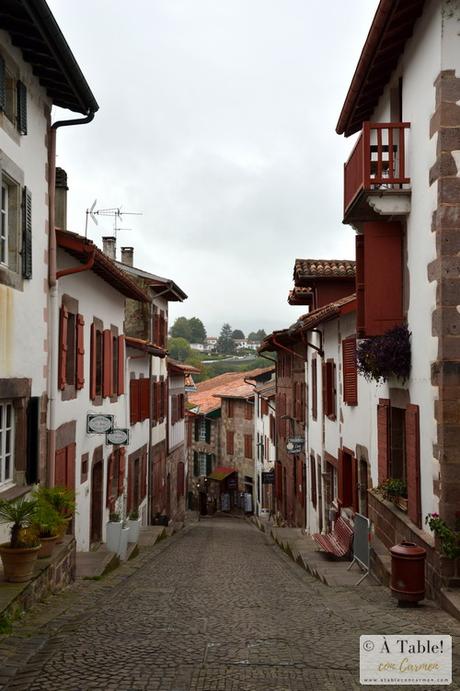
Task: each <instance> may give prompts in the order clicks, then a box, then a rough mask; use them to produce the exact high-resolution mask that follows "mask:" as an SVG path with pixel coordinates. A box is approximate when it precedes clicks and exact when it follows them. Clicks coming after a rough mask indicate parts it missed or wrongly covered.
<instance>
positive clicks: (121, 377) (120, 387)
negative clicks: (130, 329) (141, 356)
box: [114, 336, 125, 396]
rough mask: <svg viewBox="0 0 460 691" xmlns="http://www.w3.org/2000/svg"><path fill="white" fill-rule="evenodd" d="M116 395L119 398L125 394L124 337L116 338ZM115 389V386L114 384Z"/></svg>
mask: <svg viewBox="0 0 460 691" xmlns="http://www.w3.org/2000/svg"><path fill="white" fill-rule="evenodd" d="M117 380H118V381H117V393H118V395H119V396H121V395H122V394H124V393H125V337H124V336H118V376H117ZM114 388H115V384H114Z"/></svg>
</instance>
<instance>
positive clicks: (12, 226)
mask: <svg viewBox="0 0 460 691" xmlns="http://www.w3.org/2000/svg"><path fill="white" fill-rule="evenodd" d="M1 186H2V189H1V197H0V266H1V267H3V268H4V269H8V270H9V271H11V272H14V273H15V274H18V275H19V274H20V273H21V254H22V244H23V243H22V241H21V214H22V219H23V225H25V224H26V221H28V220H30V223H31V222H32V216H31V215H30V219H29V217H28V216H27V209H28V207H27V206H26V204H25V200H26V198H27V203H28V204H29V206H30V207H31V197H30V192H29V191H28V190H26V188H23V190H24V192H23V194H24V204H23V203H22V200H21V188H20V185H19V184H18V183H17V182H16V181H15V180H13V179H12V178H11V177H9V176H8V175H6V174H5V173H3V174H2V175H1ZM27 230H29V225H28V224H27ZM27 259H30V260H31V256H29V255H28V254H24V263H25V261H26V260H27ZM27 268H28V271H27V272H25V271H23V272H22V273H23V276H24V278H31V276H32V267H31V266H30V267H29V266H28V267H27ZM0 280H1V274H0ZM2 282H5V283H6V282H7V281H2ZM13 287H19V285H14V283H13Z"/></svg>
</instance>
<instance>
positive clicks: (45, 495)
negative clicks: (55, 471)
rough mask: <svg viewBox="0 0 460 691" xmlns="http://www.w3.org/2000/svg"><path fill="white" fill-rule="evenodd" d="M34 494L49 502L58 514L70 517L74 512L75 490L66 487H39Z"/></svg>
mask: <svg viewBox="0 0 460 691" xmlns="http://www.w3.org/2000/svg"><path fill="white" fill-rule="evenodd" d="M34 495H35V496H36V497H37V499H38V500H39V501H46V502H47V503H48V504H50V506H52V507H53V509H54V510H55V511H57V513H58V514H59V515H60V516H64V517H65V518H70V517H71V516H73V514H74V513H75V510H76V502H75V492H74V491H73V490H72V489H69V488H68V487H39V488H38V489H37V491H36V492H35V493H34Z"/></svg>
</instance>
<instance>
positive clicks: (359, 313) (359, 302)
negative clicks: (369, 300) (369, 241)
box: [355, 235, 366, 338]
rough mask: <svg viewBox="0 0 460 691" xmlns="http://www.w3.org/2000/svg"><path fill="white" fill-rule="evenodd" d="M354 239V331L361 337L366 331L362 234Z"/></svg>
mask: <svg viewBox="0 0 460 691" xmlns="http://www.w3.org/2000/svg"><path fill="white" fill-rule="evenodd" d="M355 241H356V279H355V281H356V333H357V334H358V338H362V337H363V336H364V334H365V332H366V329H365V323H366V321H365V313H364V292H365V285H364V235H357V236H356V238H355Z"/></svg>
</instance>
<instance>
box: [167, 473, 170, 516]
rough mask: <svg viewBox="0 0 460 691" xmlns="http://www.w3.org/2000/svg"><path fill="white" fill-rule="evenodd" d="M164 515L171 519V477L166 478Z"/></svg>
mask: <svg viewBox="0 0 460 691" xmlns="http://www.w3.org/2000/svg"><path fill="white" fill-rule="evenodd" d="M166 515H167V517H168V518H171V475H170V474H169V473H168V477H167V478H166Z"/></svg>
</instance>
